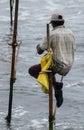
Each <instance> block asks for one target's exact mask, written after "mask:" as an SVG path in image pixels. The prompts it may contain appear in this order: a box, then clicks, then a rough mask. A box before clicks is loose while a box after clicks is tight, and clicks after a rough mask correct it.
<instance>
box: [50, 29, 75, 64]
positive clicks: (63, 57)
mask: <svg viewBox="0 0 84 130" xmlns="http://www.w3.org/2000/svg"><path fill="white" fill-rule="evenodd" d="M50 39H51V40H50V43H51V48H52V50H53V59H54V61H56V62H58V63H61V64H65V65H67V66H72V64H73V62H74V49H75V47H74V44H75V39H74V35H73V33H72V32H71V30H69V29H66V28H65V27H63V26H58V27H57V28H55V29H53V31H52V32H51V37H50Z"/></svg>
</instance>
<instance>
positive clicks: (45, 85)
mask: <svg viewBox="0 0 84 130" xmlns="http://www.w3.org/2000/svg"><path fill="white" fill-rule="evenodd" d="M40 63H41V70H42V71H41V72H40V73H39V76H38V78H37V82H39V83H40V84H41V85H42V91H43V92H44V93H48V92H49V78H48V72H47V71H46V70H48V69H49V67H50V66H51V64H52V53H51V52H48V53H47V54H46V55H44V56H43V57H42V58H41V61H40Z"/></svg>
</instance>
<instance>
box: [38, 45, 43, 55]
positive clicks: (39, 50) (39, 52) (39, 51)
mask: <svg viewBox="0 0 84 130" xmlns="http://www.w3.org/2000/svg"><path fill="white" fill-rule="evenodd" d="M36 49H37V53H38V54H42V53H43V52H44V50H42V49H41V47H40V44H38V45H37V46H36Z"/></svg>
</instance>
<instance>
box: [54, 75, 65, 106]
mask: <svg viewBox="0 0 84 130" xmlns="http://www.w3.org/2000/svg"><path fill="white" fill-rule="evenodd" d="M53 87H54V92H55V98H56V102H57V107H60V106H61V105H62V103H63V92H62V87H63V83H61V82H56V80H55V75H53Z"/></svg>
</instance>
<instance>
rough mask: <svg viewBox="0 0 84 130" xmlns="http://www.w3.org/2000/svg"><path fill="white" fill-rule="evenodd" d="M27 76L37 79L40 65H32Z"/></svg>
mask: <svg viewBox="0 0 84 130" xmlns="http://www.w3.org/2000/svg"><path fill="white" fill-rule="evenodd" d="M28 72H29V74H30V75H31V76H33V77H34V78H37V77H38V75H39V72H41V64H36V65H33V66H31V67H30V68H29V70H28Z"/></svg>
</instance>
